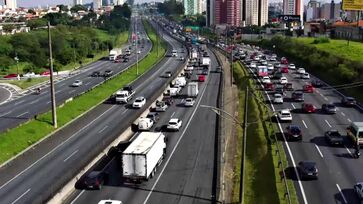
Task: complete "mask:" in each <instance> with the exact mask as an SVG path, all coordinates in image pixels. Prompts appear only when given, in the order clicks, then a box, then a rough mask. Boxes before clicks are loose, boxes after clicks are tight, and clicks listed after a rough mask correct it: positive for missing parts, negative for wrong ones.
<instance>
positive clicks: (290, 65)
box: [288, 64, 296, 69]
mask: <svg viewBox="0 0 363 204" xmlns="http://www.w3.org/2000/svg"><path fill="white" fill-rule="evenodd" d="M288 68H289V69H296V66H295V65H294V64H289V66H288Z"/></svg>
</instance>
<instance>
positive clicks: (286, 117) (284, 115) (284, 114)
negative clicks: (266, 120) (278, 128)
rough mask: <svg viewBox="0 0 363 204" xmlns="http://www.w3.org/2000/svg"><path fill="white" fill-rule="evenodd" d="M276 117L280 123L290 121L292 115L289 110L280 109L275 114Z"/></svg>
mask: <svg viewBox="0 0 363 204" xmlns="http://www.w3.org/2000/svg"><path fill="white" fill-rule="evenodd" d="M277 117H278V118H279V120H280V121H282V122H285V121H292V115H291V112H290V110H289V109H282V110H280V111H279V112H278V113H277Z"/></svg>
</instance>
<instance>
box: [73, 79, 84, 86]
mask: <svg viewBox="0 0 363 204" xmlns="http://www.w3.org/2000/svg"><path fill="white" fill-rule="evenodd" d="M82 84H83V82H82V81H81V80H76V81H74V82H73V84H72V86H73V87H79V86H82Z"/></svg>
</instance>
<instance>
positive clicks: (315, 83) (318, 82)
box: [311, 80, 324, 88]
mask: <svg viewBox="0 0 363 204" xmlns="http://www.w3.org/2000/svg"><path fill="white" fill-rule="evenodd" d="M311 85H313V86H314V87H315V88H321V87H323V86H324V84H323V82H321V81H320V80H314V81H313V82H312V83H311Z"/></svg>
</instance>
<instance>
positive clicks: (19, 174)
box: [0, 106, 115, 190]
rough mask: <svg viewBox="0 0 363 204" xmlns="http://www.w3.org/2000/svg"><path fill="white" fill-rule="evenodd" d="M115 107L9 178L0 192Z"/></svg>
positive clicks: (0, 187)
mask: <svg viewBox="0 0 363 204" xmlns="http://www.w3.org/2000/svg"><path fill="white" fill-rule="evenodd" d="M114 107H115V106H112V107H111V108H110V109H108V110H107V111H105V112H103V113H102V114H101V115H99V116H98V117H97V118H95V119H94V120H92V121H91V122H90V123H88V124H87V125H85V126H83V128H81V129H79V130H78V131H77V132H76V133H74V134H73V135H72V136H70V137H69V138H68V139H66V140H65V141H63V142H62V143H60V144H59V145H58V146H56V147H55V148H54V149H52V150H51V151H49V152H48V153H47V154H45V155H44V156H42V157H41V158H39V159H38V160H37V161H35V162H34V163H32V164H31V165H30V166H28V167H27V168H26V169H24V170H23V171H21V172H20V173H18V174H17V175H16V176H14V177H13V178H11V179H10V180H9V181H7V182H6V183H4V184H3V185H2V186H0V190H1V189H2V188H4V187H5V186H6V185H8V184H9V183H10V182H12V181H13V180H14V179H16V178H18V177H19V176H21V175H22V174H23V173H24V172H26V171H28V170H29V169H30V168H32V167H33V166H34V165H36V164H37V163H38V162H40V161H41V160H43V159H44V158H45V157H47V156H48V155H50V154H51V153H53V152H54V151H55V150H57V149H58V148H59V147H61V146H62V145H64V144H65V143H66V142H68V141H69V140H70V139H72V138H73V137H75V136H76V135H77V134H78V133H79V132H81V131H83V130H84V129H86V128H87V127H89V126H90V125H92V124H93V123H94V122H95V121H96V120H98V119H99V118H101V117H102V116H103V115H105V114H106V113H108V112H109V111H110V110H112V109H113V108H114Z"/></svg>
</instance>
